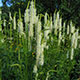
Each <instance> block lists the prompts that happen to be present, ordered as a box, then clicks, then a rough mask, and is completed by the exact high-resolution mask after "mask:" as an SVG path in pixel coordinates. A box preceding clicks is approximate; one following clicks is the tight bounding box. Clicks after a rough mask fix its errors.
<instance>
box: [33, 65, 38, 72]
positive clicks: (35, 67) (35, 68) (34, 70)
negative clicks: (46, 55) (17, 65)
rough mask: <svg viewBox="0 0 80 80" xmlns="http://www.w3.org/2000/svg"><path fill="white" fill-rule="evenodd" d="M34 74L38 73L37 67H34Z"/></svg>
mask: <svg viewBox="0 0 80 80" xmlns="http://www.w3.org/2000/svg"><path fill="white" fill-rule="evenodd" d="M33 73H37V65H34V68H33Z"/></svg>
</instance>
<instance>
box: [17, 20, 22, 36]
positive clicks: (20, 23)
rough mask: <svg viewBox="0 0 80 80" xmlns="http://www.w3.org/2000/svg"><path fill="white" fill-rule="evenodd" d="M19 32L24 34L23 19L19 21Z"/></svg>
mask: <svg viewBox="0 0 80 80" xmlns="http://www.w3.org/2000/svg"><path fill="white" fill-rule="evenodd" d="M18 32H19V33H20V34H21V35H22V34H23V22H22V19H20V20H19V21H18Z"/></svg>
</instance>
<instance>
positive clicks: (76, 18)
mask: <svg viewBox="0 0 80 80" xmlns="http://www.w3.org/2000/svg"><path fill="white" fill-rule="evenodd" d="M28 1H30V0H2V3H3V6H2V11H3V15H5V16H6V17H8V13H9V11H11V13H12V16H13V14H14V12H15V11H16V12H18V11H19V8H20V9H21V12H22V14H23V15H24V11H25V9H26V7H27V4H28ZM35 2H36V8H37V13H43V14H44V13H45V12H48V13H49V14H50V15H53V12H54V11H55V10H57V11H58V10H60V12H61V16H62V18H63V20H66V21H67V22H68V21H70V20H72V21H73V23H74V24H75V25H76V26H80V0H35Z"/></svg>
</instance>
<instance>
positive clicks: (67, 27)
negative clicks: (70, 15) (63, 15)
mask: <svg viewBox="0 0 80 80" xmlns="http://www.w3.org/2000/svg"><path fill="white" fill-rule="evenodd" d="M67 34H69V25H68V26H67Z"/></svg>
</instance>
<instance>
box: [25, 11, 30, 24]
mask: <svg viewBox="0 0 80 80" xmlns="http://www.w3.org/2000/svg"><path fill="white" fill-rule="evenodd" d="M24 21H25V23H28V22H29V9H26V10H25V13H24Z"/></svg>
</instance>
